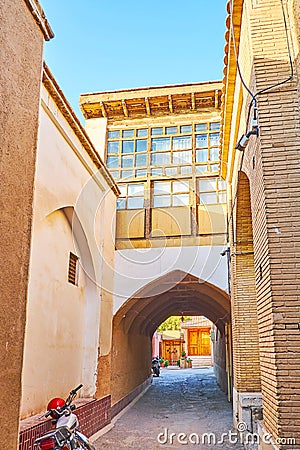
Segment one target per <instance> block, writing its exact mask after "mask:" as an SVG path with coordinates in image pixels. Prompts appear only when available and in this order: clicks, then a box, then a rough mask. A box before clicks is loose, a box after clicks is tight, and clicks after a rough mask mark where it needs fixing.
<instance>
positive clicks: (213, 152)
mask: <svg viewBox="0 0 300 450" xmlns="http://www.w3.org/2000/svg"><path fill="white" fill-rule="evenodd" d="M218 159H219V148H218V147H215V148H211V149H210V160H211V161H218Z"/></svg>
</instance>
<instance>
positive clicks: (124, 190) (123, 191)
mask: <svg viewBox="0 0 300 450" xmlns="http://www.w3.org/2000/svg"><path fill="white" fill-rule="evenodd" d="M118 188H119V189H120V192H121V194H120V195H121V197H126V195H127V184H119V185H118Z"/></svg>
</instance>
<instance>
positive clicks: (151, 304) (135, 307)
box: [112, 270, 231, 404]
mask: <svg viewBox="0 0 300 450" xmlns="http://www.w3.org/2000/svg"><path fill="white" fill-rule="evenodd" d="M174 315H178V316H181V315H184V316H205V317H206V318H207V319H209V320H210V321H211V322H212V323H213V324H214V326H215V329H216V330H218V333H219V336H220V339H219V345H222V346H223V347H224V349H223V350H222V352H220V354H221V353H222V355H223V356H224V354H225V340H226V336H225V335H226V331H227V330H228V329H229V328H230V322H231V311H230V299H229V296H228V294H227V293H226V292H225V291H223V290H221V289H220V288H218V287H216V286H214V285H213V284H211V283H209V282H204V281H202V280H199V279H198V278H197V277H195V276H193V275H191V274H188V273H184V272H182V271H180V270H176V271H173V272H170V273H169V274H167V275H165V276H163V277H160V278H158V279H156V280H155V281H154V282H151V283H149V284H148V285H146V286H145V287H144V288H142V289H141V290H139V291H138V292H136V294H135V295H133V296H132V297H131V298H130V299H128V300H127V301H126V302H125V303H124V304H123V305H122V307H121V308H120V309H119V310H118V311H117V313H116V314H115V316H114V320H113V347H112V374H113V379H112V403H113V404H114V403H117V402H118V401H120V400H121V399H122V398H123V397H125V396H126V395H128V393H130V392H132V391H133V390H134V389H135V388H136V387H137V386H139V385H141V384H142V383H144V382H145V381H146V380H147V379H148V378H149V376H150V372H151V357H152V348H151V343H152V337H153V334H154V332H155V331H156V329H157V328H158V326H159V325H160V324H161V323H162V322H163V321H164V320H165V319H167V318H168V317H169V316H174ZM137 355H138V358H137ZM222 365H223V367H221V366H222ZM225 366H226V362H225V361H224V363H223V364H221V365H220V370H221V369H222V371H223V372H224V373H222V378H223V381H220V383H219V384H221V386H222V387H223V388H224V390H225V389H226V386H227V384H226V380H225V378H226V374H225V371H226V367H225ZM133 367H134V371H133ZM116 374H117V376H116ZM219 375H220V374H219ZM219 378H221V375H220V377H219Z"/></svg>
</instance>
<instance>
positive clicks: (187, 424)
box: [95, 369, 243, 450]
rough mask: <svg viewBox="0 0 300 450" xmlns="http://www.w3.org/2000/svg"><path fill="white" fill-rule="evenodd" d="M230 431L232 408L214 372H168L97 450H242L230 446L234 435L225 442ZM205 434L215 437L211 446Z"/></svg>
mask: <svg viewBox="0 0 300 450" xmlns="http://www.w3.org/2000/svg"><path fill="white" fill-rule="evenodd" d="M230 430H231V432H233V430H232V410H231V405H230V403H228V401H227V397H226V395H225V394H224V393H223V392H222V391H220V389H219V388H218V386H217V384H216V381H215V378H214V375H213V372H212V369H184V370H176V369H174V370H170V369H168V370H167V369H163V370H162V371H161V376H160V377H159V378H156V377H155V378H153V383H152V385H151V387H150V388H149V389H148V391H147V392H146V394H145V395H144V396H143V397H142V398H141V399H140V400H139V401H138V402H137V403H135V405H134V406H132V407H131V408H130V409H129V410H128V411H127V412H126V413H125V414H124V415H123V416H122V417H120V418H119V419H118V420H117V421H116V423H115V426H114V427H113V428H112V430H110V431H109V432H107V433H106V434H104V435H103V436H102V437H100V438H99V439H98V440H97V441H96V442H95V445H96V448H97V450H98V449H99V450H100V449H110V450H119V449H124V448H131V449H134V450H142V449H143V450H144V449H145V450H155V449H164V448H165V449H173V450H175V449H183V450H184V449H205V450H215V449H233V450H241V449H242V448H243V447H242V446H241V445H240V444H234V443H230V442H234V441H235V435H233V436H232V437H231V438H230V437H229V436H228V435H227V436H225V438H224V440H223V442H220V439H221V435H222V433H229V431H230ZM171 433H175V435H173V437H172V435H171ZM179 433H184V434H185V435H181V436H180V434H179ZM204 433H214V435H211V437H210V439H211V441H210V443H209V442H208V437H207V435H206V436H204V435H203V434H204ZM214 436H215V437H214ZM214 439H215V442H214ZM203 440H204V443H203ZM181 441H182V443H181Z"/></svg>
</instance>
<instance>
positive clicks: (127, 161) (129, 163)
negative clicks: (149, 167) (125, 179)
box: [121, 156, 133, 168]
mask: <svg viewBox="0 0 300 450" xmlns="http://www.w3.org/2000/svg"><path fill="white" fill-rule="evenodd" d="M121 165H122V167H125V168H126V167H133V156H122V163H121Z"/></svg>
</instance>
